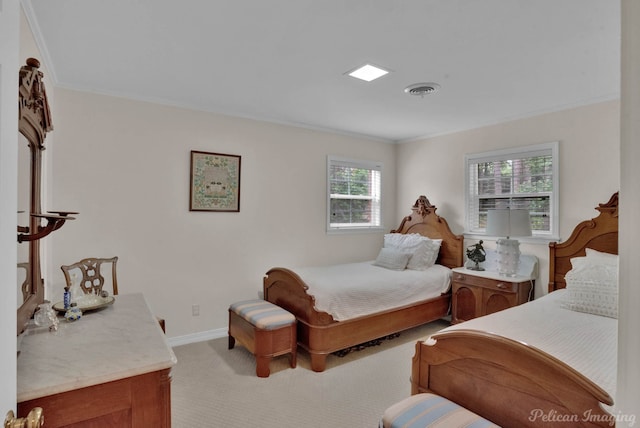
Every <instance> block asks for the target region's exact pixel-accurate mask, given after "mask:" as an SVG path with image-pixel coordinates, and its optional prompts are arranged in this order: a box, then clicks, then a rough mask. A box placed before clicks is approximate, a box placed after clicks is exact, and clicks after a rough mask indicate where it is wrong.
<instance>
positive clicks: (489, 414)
mask: <svg viewBox="0 0 640 428" xmlns="http://www.w3.org/2000/svg"><path fill="white" fill-rule="evenodd" d="M596 209H597V210H598V211H599V212H600V214H599V215H598V216H597V217H595V218H592V219H590V220H585V221H583V222H581V223H579V224H578V225H577V226H576V227H575V228H574V230H573V232H572V233H571V236H570V237H569V238H568V239H567V240H566V241H565V242H562V243H553V242H552V243H550V244H549V293H548V294H546V295H544V296H542V297H540V298H538V299H536V300H533V301H531V302H528V303H525V304H523V305H519V306H517V307H514V308H510V309H507V310H504V311H500V312H498V313H494V314H490V315H487V316H484V317H479V318H476V319H473V320H470V321H468V322H465V323H461V324H457V325H453V326H450V327H447V328H446V329H444V330H441V331H440V332H438V333H436V334H434V335H432V336H430V337H429V338H428V339H426V340H421V341H418V342H417V343H416V353H415V355H414V357H413V368H412V374H411V384H412V387H411V392H412V394H418V393H421V392H431V393H434V394H438V395H441V396H443V397H445V398H447V399H449V400H451V401H453V402H455V403H457V404H459V405H461V406H463V407H465V408H467V409H469V410H471V411H472V412H474V413H476V414H478V415H480V416H482V417H484V418H486V419H489V420H491V421H492V422H494V423H497V424H499V425H501V426H518V427H537V426H540V424H541V423H542V422H543V421H542V420H541V417H542V416H543V415H563V417H564V418H565V419H564V420H563V421H558V424H554V426H555V425H558V426H559V425H564V424H566V423H567V421H570V425H571V426H572V427H610V426H613V425H614V424H615V421H616V415H615V413H610V412H614V409H613V408H612V407H609V406H612V405H613V402H614V399H613V398H612V397H614V394H615V391H616V387H615V385H616V362H617V346H616V338H617V327H618V324H617V320H616V319H615V318H612V317H611V314H607V316H601V315H599V314H594V313H585V312H583V311H582V310H580V309H574V308H572V307H570V305H569V304H568V303H569V302H570V301H571V300H570V298H571V293H570V289H569V285H571V282H572V281H571V276H572V273H574V272H575V270H579V266H580V265H582V267H584V266H589V267H593V268H595V269H600V268H601V267H602V266H603V265H605V264H611V263H612V262H611V261H610V259H613V258H617V256H616V255H617V254H618V194H617V193H615V194H614V195H613V196H612V197H611V199H610V200H609V202H607V203H604V204H600V205H599V206H598V207H597V208H596ZM601 253H607V254H601ZM616 261H617V260H616ZM573 264H576V266H573ZM572 271H573V272H572ZM612 271H614V272H616V273H617V270H616V269H612ZM467 275H468V272H467ZM615 281H617V277H616V278H615ZM602 285H603V287H602V288H604V291H605V293H606V294H605V296H603V297H604V298H605V299H606V298H608V296H609V292H610V290H609V288H610V287H609V285H608V284H602ZM565 287H566V288H567V289H565ZM597 291H598V283H590V284H589V292H590V293H593V294H596V293H597ZM496 397H508V400H507V401H506V402H505V401H504V400H496ZM566 418H571V419H566Z"/></svg>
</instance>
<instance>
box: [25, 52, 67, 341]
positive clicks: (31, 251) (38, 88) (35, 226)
mask: <svg viewBox="0 0 640 428" xmlns="http://www.w3.org/2000/svg"><path fill="white" fill-rule="evenodd" d="M39 67H40V61H38V60H37V59H35V58H29V59H27V64H26V65H24V66H22V67H21V68H20V75H19V82H18V130H19V131H20V134H22V135H23V136H24V139H22V138H21V139H20V142H21V143H23V142H25V141H26V143H27V146H28V149H29V150H28V152H29V153H28V155H27V156H24V157H26V158H28V164H29V175H28V179H22V181H23V182H26V181H28V183H29V184H28V189H29V191H28V203H27V202H26V201H25V202H22V200H21V199H20V198H22V197H23V196H24V195H20V196H19V197H18V198H19V200H18V203H19V204H20V205H22V204H24V205H25V206H26V208H25V209H26V210H27V211H26V213H25V216H23V215H22V214H21V215H19V216H18V220H19V223H18V246H19V247H20V246H25V247H27V248H28V250H26V257H27V261H26V262H24V261H22V260H23V257H24V255H23V254H25V250H24V249H23V248H19V249H18V257H19V259H18V261H19V262H20V263H28V264H27V265H21V266H22V267H23V268H25V269H26V273H25V274H24V276H23V277H22V278H25V279H26V283H25V281H24V280H23V284H24V286H23V285H21V291H20V293H18V294H19V295H20V296H23V301H22V303H21V304H20V303H19V306H18V311H17V321H18V322H17V329H18V334H20V333H22V332H23V331H24V329H25V328H26V326H27V323H28V322H29V319H30V318H31V317H32V316H33V313H34V311H35V310H36V308H37V306H38V305H39V304H40V303H42V302H43V301H44V280H43V279H42V272H41V267H40V239H42V238H44V237H45V236H47V235H48V234H50V233H51V232H53V231H54V230H58V229H60V228H61V227H62V225H63V224H64V223H65V221H66V220H73V217H69V214H71V213H70V212H63V211H57V212H51V213H47V214H43V213H42V209H41V197H42V195H41V185H42V183H41V181H42V152H43V151H44V149H45V147H44V139H45V137H46V134H47V132H49V131H51V130H53V126H52V124H51V113H50V111H49V103H48V102H47V93H46V92H45V89H44V83H43V81H42V78H43V75H42V72H41V71H39V70H38V68H39ZM20 153H22V151H20ZM22 157H23V156H22V154H20V155H19V160H21V161H22V162H25V163H26V162H27V161H26V160H25V159H22ZM20 170H22V168H20ZM21 176H22V174H21ZM21 185H23V186H24V184H21ZM25 187H26V186H25ZM42 220H46V221H47V223H46V225H44V226H43V225H42ZM22 221H24V223H22Z"/></svg>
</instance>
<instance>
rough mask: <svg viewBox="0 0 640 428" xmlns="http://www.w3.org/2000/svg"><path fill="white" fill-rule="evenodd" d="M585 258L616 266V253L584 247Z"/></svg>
mask: <svg viewBox="0 0 640 428" xmlns="http://www.w3.org/2000/svg"><path fill="white" fill-rule="evenodd" d="M585 252H586V253H587V259H589V261H592V262H594V263H602V264H606V265H611V266H618V255H617V254H610V253H603V252H602V251H597V250H594V249H593V248H586V249H585Z"/></svg>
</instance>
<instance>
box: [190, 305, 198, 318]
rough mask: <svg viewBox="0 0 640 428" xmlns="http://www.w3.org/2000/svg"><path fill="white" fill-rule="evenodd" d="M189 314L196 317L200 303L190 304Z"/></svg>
mask: <svg viewBox="0 0 640 428" xmlns="http://www.w3.org/2000/svg"><path fill="white" fill-rule="evenodd" d="M191 315H193V316H194V317H197V316H198V315H200V305H192V306H191Z"/></svg>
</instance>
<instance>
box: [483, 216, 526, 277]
mask: <svg viewBox="0 0 640 428" xmlns="http://www.w3.org/2000/svg"><path fill="white" fill-rule="evenodd" d="M487 235H490V236H506V239H503V238H501V239H498V240H497V241H496V253H497V255H498V259H497V261H498V273H499V274H500V275H505V276H516V275H517V274H518V265H519V264H520V242H518V240H517V239H511V238H512V237H514V236H531V219H530V218H529V210H510V209H495V210H488V211H487Z"/></svg>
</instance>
